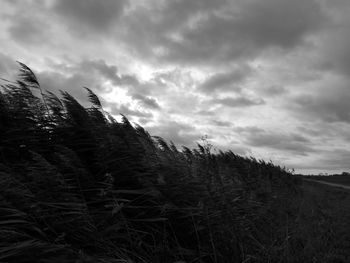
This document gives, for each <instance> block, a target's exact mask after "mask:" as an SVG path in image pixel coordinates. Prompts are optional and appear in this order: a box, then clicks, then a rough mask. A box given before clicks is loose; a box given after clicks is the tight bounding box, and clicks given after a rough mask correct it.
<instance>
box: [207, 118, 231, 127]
mask: <svg viewBox="0 0 350 263" xmlns="http://www.w3.org/2000/svg"><path fill="white" fill-rule="evenodd" d="M211 123H212V124H213V125H215V126H218V127H231V126H232V123H231V122H229V121H220V120H212V121H211Z"/></svg>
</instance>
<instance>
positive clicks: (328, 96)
mask: <svg viewBox="0 0 350 263" xmlns="http://www.w3.org/2000/svg"><path fill="white" fill-rule="evenodd" d="M320 91H321V92H319V93H318V94H314V95H299V96H298V97H296V98H295V99H294V101H293V103H294V104H292V105H291V110H293V113H295V114H297V115H298V116H301V117H302V118H303V119H309V120H312V121H319V120H321V121H324V122H346V123H350V104H349V101H350V87H343V88H338V87H329V88H328V89H327V90H320Z"/></svg>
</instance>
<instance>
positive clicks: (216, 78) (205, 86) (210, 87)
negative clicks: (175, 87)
mask: <svg viewBox="0 0 350 263" xmlns="http://www.w3.org/2000/svg"><path fill="white" fill-rule="evenodd" d="M251 72H252V69H251V68H250V67H249V66H245V65H242V66H241V67H239V68H237V69H236V70H233V71H230V72H224V73H216V74H213V75H212V76H211V77H209V78H208V79H207V80H205V81H204V82H203V83H201V84H200V85H199V87H198V90H199V91H203V92H205V93H212V92H215V91H218V92H220V91H235V92H239V91H240V90H241V87H239V86H238V85H239V84H240V83H242V82H243V81H244V80H245V79H246V78H247V77H248V75H249V74H251Z"/></svg>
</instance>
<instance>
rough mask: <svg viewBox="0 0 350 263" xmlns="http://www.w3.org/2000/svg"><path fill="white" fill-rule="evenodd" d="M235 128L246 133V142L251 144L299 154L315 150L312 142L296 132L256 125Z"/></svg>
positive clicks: (243, 133)
mask: <svg viewBox="0 0 350 263" xmlns="http://www.w3.org/2000/svg"><path fill="white" fill-rule="evenodd" d="M235 130H236V131H237V132H239V133H240V134H242V135H244V138H245V141H246V143H247V144H248V145H250V146H254V147H267V148H271V149H276V150H280V151H285V152H291V153H293V154H297V155H307V154H308V153H311V152H315V149H314V148H313V147H312V142H311V141H310V140H309V139H308V138H306V137H304V136H302V135H299V134H296V133H280V132H273V131H265V130H263V129H260V128H258V127H254V126H253V127H243V128H236V129H235Z"/></svg>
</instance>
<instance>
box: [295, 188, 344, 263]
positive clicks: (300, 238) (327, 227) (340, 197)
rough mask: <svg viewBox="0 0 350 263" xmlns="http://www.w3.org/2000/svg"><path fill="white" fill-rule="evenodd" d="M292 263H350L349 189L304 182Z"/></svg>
mask: <svg viewBox="0 0 350 263" xmlns="http://www.w3.org/2000/svg"><path fill="white" fill-rule="evenodd" d="M303 190H304V191H303V198H302V199H303V200H302V203H301V205H300V210H299V215H298V220H297V226H296V228H295V229H294V231H295V233H294V235H295V236H294V242H300V250H299V252H298V253H297V254H296V255H294V257H293V262H350V225H349V222H350V191H349V190H344V189H339V188H334V187H331V186H327V185H321V184H318V183H312V182H305V181H304V183H303Z"/></svg>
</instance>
